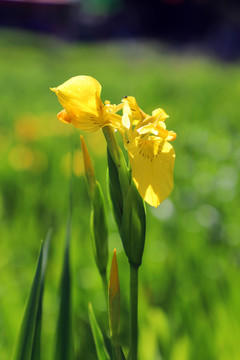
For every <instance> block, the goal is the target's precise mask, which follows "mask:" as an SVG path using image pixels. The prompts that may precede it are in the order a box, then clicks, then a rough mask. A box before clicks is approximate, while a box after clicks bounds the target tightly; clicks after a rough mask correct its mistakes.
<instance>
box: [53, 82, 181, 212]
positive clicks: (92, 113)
mask: <svg viewBox="0 0 240 360" xmlns="http://www.w3.org/2000/svg"><path fill="white" fill-rule="evenodd" d="M51 90H52V91H54V92H55V93H56V95H57V97H58V100H59V102H60V103H61V105H62V106H63V108H64V110H62V111H61V112H60V113H59V114H58V119H59V120H61V121H63V122H64V123H72V124H73V125H74V126H75V127H77V128H79V129H81V130H85V131H96V130H98V129H100V128H103V127H104V126H110V127H113V128H114V129H117V130H118V131H119V132H120V133H121V134H122V136H123V140H124V145H125V148H126V150H127V151H128V155H129V161H130V165H131V171H132V178H133V180H134V182H135V184H136V187H137V189H138V191H139V193H140V195H141V196H142V198H143V199H144V200H145V201H146V202H147V203H148V204H150V205H152V206H155V207H157V206H158V205H159V204H160V203H161V202H162V201H163V200H165V199H166V198H167V197H168V196H169V194H170V193H171V191H172V189H173V168H174V162H175V152H174V149H173V147H172V145H171V144H170V143H169V141H172V140H174V139H176V133H175V132H173V131H168V130H167V129H166V125H165V120H166V119H167V118H168V115H167V114H166V113H165V111H164V110H163V109H161V108H159V109H156V110H154V111H153V112H152V115H148V114H146V113H144V111H143V110H142V109H141V108H140V107H139V106H138V104H137V102H136V99H135V98H134V97H132V96H127V97H125V98H124V99H123V100H122V102H121V103H120V104H119V105H112V104H110V102H109V101H105V104H103V102H102V100H101V98H100V95H101V85H100V84H99V82H98V81H97V80H95V79H94V78H92V77H90V76H76V77H73V78H71V79H70V80H68V81H66V82H65V83H63V84H62V85H60V86H58V87H57V88H53V89H51ZM120 110H122V116H120V115H119V114H117V112H119V111H120Z"/></svg>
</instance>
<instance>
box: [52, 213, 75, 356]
mask: <svg viewBox="0 0 240 360" xmlns="http://www.w3.org/2000/svg"><path fill="white" fill-rule="evenodd" d="M70 237H71V216H69V220H68V225H67V234H66V245H65V253H64V263H63V269H62V276H61V284H60V308H59V314H58V321H57V330H56V336H57V339H56V348H55V359H58V360H66V359H68V360H70V359H72V346H73V343H72V319H71V273H70V260H69V246H70Z"/></svg>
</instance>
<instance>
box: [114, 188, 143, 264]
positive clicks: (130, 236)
mask: <svg viewBox="0 0 240 360" xmlns="http://www.w3.org/2000/svg"><path fill="white" fill-rule="evenodd" d="M145 233H146V214H145V207H144V203H143V200H142V198H141V196H140V194H139V192H138V191H137V189H136V186H135V184H134V183H133V182H132V183H131V185H130V186H129V191H128V193H127V196H126V198H125V199H124V204H123V215H122V225H121V231H120V234H121V238H122V242H123V246H124V250H125V252H126V255H127V257H128V260H129V262H130V264H131V265H133V266H135V267H138V266H140V265H141V263H142V255H143V250H144V244H145Z"/></svg>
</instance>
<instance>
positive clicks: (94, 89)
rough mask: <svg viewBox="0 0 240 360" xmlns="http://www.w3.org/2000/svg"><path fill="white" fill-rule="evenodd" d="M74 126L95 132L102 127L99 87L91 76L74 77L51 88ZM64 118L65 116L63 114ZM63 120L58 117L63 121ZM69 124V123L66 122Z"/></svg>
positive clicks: (101, 104) (101, 105)
mask: <svg viewBox="0 0 240 360" xmlns="http://www.w3.org/2000/svg"><path fill="white" fill-rule="evenodd" d="M51 90H52V91H54V92H55V93H56V95H57V97H58V100H59V102H60V104H61V105H62V106H63V108H64V109H65V111H66V113H67V115H68V120H69V119H70V120H71V122H72V123H73V125H74V126H76V127H78V128H80V129H82V130H86V131H95V130H97V129H99V128H101V127H102V126H103V123H104V120H103V111H102V110H103V103H102V100H101V98H100V94H101V85H100V84H99V82H98V81H97V80H96V79H94V78H92V77H91V76H75V77H73V78H71V79H69V80H68V81H66V82H65V83H63V84H62V85H60V86H58V87H56V88H52V89H51ZM64 116H65V118H66V114H65V113H64ZM65 118H63V117H60V120H61V121H63V120H65ZM67 122H70V121H67Z"/></svg>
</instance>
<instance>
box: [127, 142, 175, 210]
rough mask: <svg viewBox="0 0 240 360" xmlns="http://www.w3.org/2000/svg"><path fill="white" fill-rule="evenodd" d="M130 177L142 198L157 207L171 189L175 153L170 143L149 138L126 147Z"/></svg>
mask: <svg viewBox="0 0 240 360" xmlns="http://www.w3.org/2000/svg"><path fill="white" fill-rule="evenodd" d="M127 149H128V152H129V159H130V164H131V168H132V177H133V180H134V182H135V184H136V187H137V189H138V191H139V193H140V195H141V196H142V198H143V199H144V200H145V201H146V202H147V203H148V204H150V205H152V206H155V207H157V206H158V205H159V204H160V203H161V202H162V201H163V200H165V199H166V198H167V197H168V196H169V195H170V193H171V191H172V189H173V168H174V162H175V152H174V149H173V147H172V145H171V144H170V143H168V142H167V141H165V140H163V139H161V138H157V137H155V136H149V138H148V139H147V140H141V139H140V137H137V138H135V140H134V141H133V142H132V143H130V144H129V145H128V148H127Z"/></svg>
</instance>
